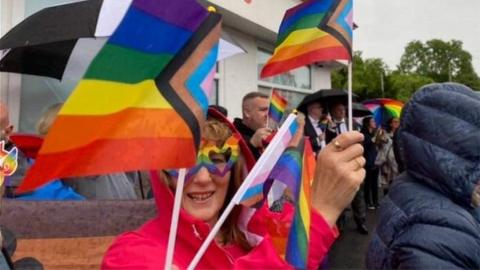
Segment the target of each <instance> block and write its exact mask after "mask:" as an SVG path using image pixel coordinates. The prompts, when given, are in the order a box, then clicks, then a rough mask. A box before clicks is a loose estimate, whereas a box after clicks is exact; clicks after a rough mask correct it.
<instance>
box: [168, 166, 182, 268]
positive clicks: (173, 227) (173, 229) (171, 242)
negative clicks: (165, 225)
mask: <svg viewBox="0 0 480 270" xmlns="http://www.w3.org/2000/svg"><path fill="white" fill-rule="evenodd" d="M186 172H187V170H186V169H180V171H179V173H178V180H177V187H176V189H175V201H174V204H173V212H172V222H171V223H170V235H169V236H168V247H167V257H166V259H165V270H171V269H172V263H173V251H174V250H175V240H176V236H177V228H178V216H179V215H180V207H181V203H182V195H183V186H184V184H185V175H186Z"/></svg>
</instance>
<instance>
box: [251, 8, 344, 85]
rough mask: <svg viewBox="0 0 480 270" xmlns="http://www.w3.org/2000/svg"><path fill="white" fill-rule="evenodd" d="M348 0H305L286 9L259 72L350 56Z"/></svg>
mask: <svg viewBox="0 0 480 270" xmlns="http://www.w3.org/2000/svg"><path fill="white" fill-rule="evenodd" d="M352 1H353V0H309V1H305V2H303V3H301V4H299V5H297V6H295V7H293V8H291V9H289V10H287V12H286V13H285V16H284V17H283V21H282V23H281V25H280V29H279V30H278V37H277V43H276V48H275V51H274V53H273V55H272V57H271V58H270V59H269V60H268V62H267V63H266V64H265V66H264V67H263V69H262V72H261V75H260V76H261V77H262V78H265V77H270V76H274V75H277V74H280V73H283V72H287V71H289V70H292V69H295V68H298V67H301V66H304V65H308V64H312V63H314V62H320V61H330V60H337V59H346V60H350V59H351V58H352V32H353V30H352V28H353V12H352Z"/></svg>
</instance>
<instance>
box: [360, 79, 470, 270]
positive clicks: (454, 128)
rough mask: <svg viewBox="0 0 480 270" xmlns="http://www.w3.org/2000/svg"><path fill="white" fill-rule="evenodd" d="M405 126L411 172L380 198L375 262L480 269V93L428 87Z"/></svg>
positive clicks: (401, 148)
mask: <svg viewBox="0 0 480 270" xmlns="http://www.w3.org/2000/svg"><path fill="white" fill-rule="evenodd" d="M398 132H399V134H398V152H399V153H400V159H401V161H402V162H403V164H404V167H405V171H404V172H403V173H402V174H401V175H400V176H398V177H397V178H396V179H395V180H394V181H393V185H392V187H391V190H390V192H389V193H388V195H387V196H386V197H385V198H384V200H383V201H382V203H381V205H380V210H379V213H378V216H377V228H376V232H375V234H374V236H373V238H372V241H371V242H370V245H369V249H368V252H367V257H366V267H367V269H398V268H401V269H480V208H479V207H480V95H478V94H477V93H475V92H473V91H472V90H471V89H469V88H468V87H465V86H463V85H460V84H454V83H445V84H431V85H427V86H424V87H423V88H421V89H420V90H419V91H418V92H416V93H415V94H414V96H413V97H412V99H411V100H410V101H409V102H408V103H407V105H406V106H405V107H404V108H403V112H402V120H401V126H400V129H399V131H398Z"/></svg>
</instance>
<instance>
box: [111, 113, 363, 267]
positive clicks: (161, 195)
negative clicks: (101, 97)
mask: <svg viewBox="0 0 480 270" xmlns="http://www.w3.org/2000/svg"><path fill="white" fill-rule="evenodd" d="M302 130H303V129H302ZM362 140H363V136H362V135H361V134H360V133H358V132H352V133H345V134H342V135H341V136H339V137H338V138H337V139H336V141H334V142H333V143H332V144H331V145H329V146H327V147H326V148H325V149H324V150H323V151H322V152H321V153H320V155H319V156H318V159H317V168H316V173H315V180H314V183H313V186H312V213H311V227H310V247H309V259H308V268H311V269H317V268H318V266H319V264H320V262H321V260H322V259H323V257H324V256H325V255H326V254H327V252H328V250H329V248H330V246H331V245H332V243H333V242H334V240H335V238H336V236H337V234H336V230H335V228H334V226H335V222H336V219H337V218H338V216H339V215H340V213H341V212H342V211H343V209H344V208H345V207H346V206H347V205H348V204H349V203H350V202H351V200H352V199H353V196H354V195H355V193H356V191H357V190H358V188H359V186H360V183H361V181H362V180H363V177H364V175H365V171H364V170H363V165H364V163H365V160H364V158H363V157H362V153H363V148H362V146H361V145H360V144H359V142H361V141H362ZM248 151H249V150H248V147H247V145H246V144H245V142H244V141H243V140H242V139H241V136H239V134H238V132H237V131H236V130H235V128H234V127H233V125H232V124H231V123H230V122H229V121H228V120H227V119H226V118H224V117H223V116H222V115H221V114H220V113H218V112H217V111H214V110H209V119H208V120H207V122H206V125H205V126H204V128H203V130H202V144H201V149H200V153H203V154H204V155H199V159H198V162H197V164H198V165H197V166H196V167H194V168H191V169H189V173H188V174H187V180H186V184H185V188H184V191H183V198H182V210H181V213H180V218H179V223H178V232H177V238H176V245H175V252H174V259H173V261H174V265H175V266H176V267H178V268H180V269H185V268H187V266H188V265H189V264H190V262H191V261H192V259H193V257H194V256H195V254H196V252H197V251H198V249H199V248H200V246H201V244H202V243H203V241H204V239H205V238H206V237H207V235H208V233H209V231H210V228H211V227H212V226H213V225H214V224H215V222H216V221H217V218H218V217H219V215H220V214H221V211H222V210H223V208H224V207H225V206H226V204H228V202H229V201H230V199H231V198H232V196H233V194H234V193H235V191H236V189H237V188H238V187H239V186H240V184H241V181H242V180H243V178H244V175H243V172H244V171H245V170H244V168H245V166H246V167H247V168H251V167H252V165H253V158H252V156H251V153H250V152H248ZM176 175H177V173H176V172H175V171H165V172H161V173H152V186H153V189H154V195H155V200H156V202H157V207H158V212H159V214H158V216H157V217H156V218H155V219H153V220H151V221H149V222H147V223H146V224H144V225H143V226H142V227H141V228H139V229H138V230H136V231H133V232H127V233H124V234H123V235H121V236H120V237H118V238H117V239H116V241H115V242H114V243H113V244H112V246H111V247H110V248H109V250H108V251H107V253H106V254H105V257H104V259H103V262H102V269H162V268H163V267H164V264H165V255H166V250H167V242H168V235H169V228H170V220H171V212H172V209H173V193H172V191H174V189H175V177H176ZM240 207H241V206H237V209H235V210H234V211H233V212H232V214H231V215H230V216H229V218H228V219H227V221H226V222H225V224H224V225H223V227H222V229H221V230H220V232H219V234H218V235H217V237H216V239H215V241H214V242H213V243H212V244H211V245H210V247H209V248H208V249H207V251H206V253H205V254H204V256H203V257H202V259H201V260H200V262H199V264H198V266H197V268H198V269H285V268H292V267H291V266H290V265H288V264H287V263H286V262H285V261H284V260H283V259H282V258H281V257H280V256H279V255H278V254H277V253H276V251H275V247H274V245H273V242H272V239H271V237H270V236H269V235H268V234H267V233H265V231H266V230H265V229H264V228H262V226H263V224H265V220H267V219H277V220H280V219H283V220H284V219H285V217H284V216H279V214H274V213H271V212H269V211H268V209H267V208H262V209H261V210H259V211H257V212H256V213H255V215H254V217H253V218H252V220H251V221H250V223H249V226H248V229H249V230H250V231H252V232H254V233H255V234H262V233H263V239H262V240H261V241H260V242H259V243H258V244H257V245H255V246H252V245H251V244H250V243H249V242H248V241H247V239H246V236H245V235H244V233H243V232H242V231H241V230H240V229H239V226H238V219H239V214H240V213H239V211H240ZM284 212H286V213H284V214H282V215H292V214H293V211H292V208H291V207H286V211H284Z"/></svg>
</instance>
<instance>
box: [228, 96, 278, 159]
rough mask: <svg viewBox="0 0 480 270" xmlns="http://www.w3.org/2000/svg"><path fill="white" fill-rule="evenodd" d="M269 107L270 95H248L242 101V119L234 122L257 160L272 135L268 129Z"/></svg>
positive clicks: (236, 119)
mask: <svg viewBox="0 0 480 270" xmlns="http://www.w3.org/2000/svg"><path fill="white" fill-rule="evenodd" d="M269 105H270V101H269V97H268V95H265V94H263V93H261V92H251V93H248V94H246V95H245V96H244V97H243V100H242V119H240V118H235V119H234V122H233V124H234V126H235V128H237V130H238V131H239V132H240V134H242V137H243V139H244V140H245V141H246V142H247V144H248V147H249V148H250V150H251V151H252V153H253V155H254V156H255V159H257V160H258V158H259V157H260V155H261V154H262V152H263V148H264V142H265V140H266V139H267V138H268V136H270V134H271V133H272V130H271V129H269V128H268V127H267V115H268V106H269Z"/></svg>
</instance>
